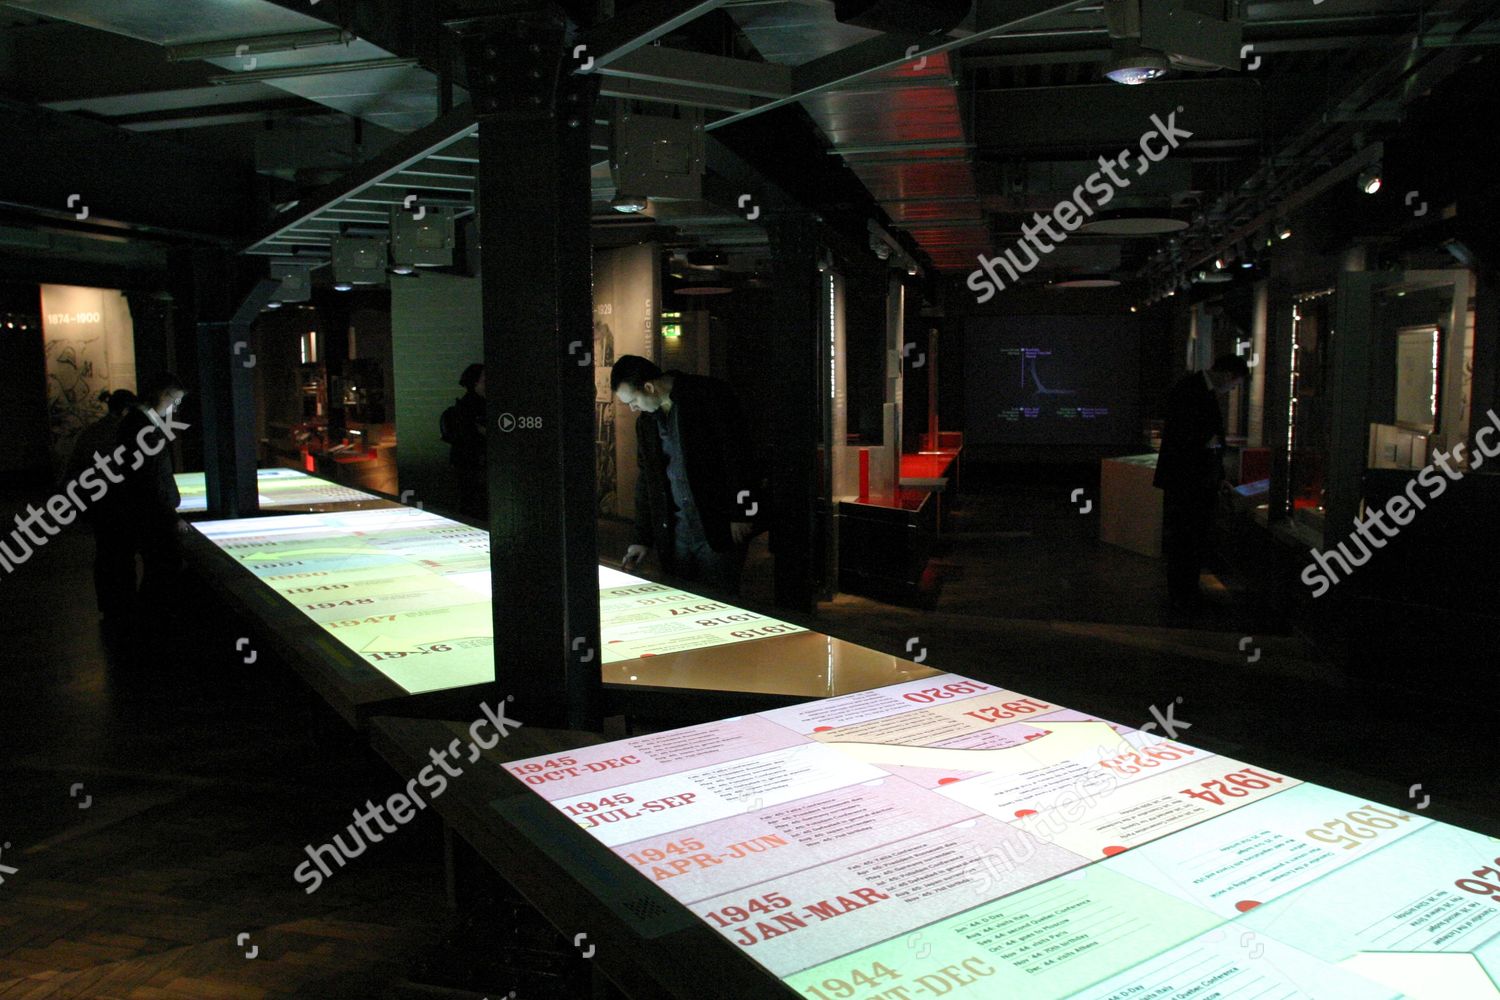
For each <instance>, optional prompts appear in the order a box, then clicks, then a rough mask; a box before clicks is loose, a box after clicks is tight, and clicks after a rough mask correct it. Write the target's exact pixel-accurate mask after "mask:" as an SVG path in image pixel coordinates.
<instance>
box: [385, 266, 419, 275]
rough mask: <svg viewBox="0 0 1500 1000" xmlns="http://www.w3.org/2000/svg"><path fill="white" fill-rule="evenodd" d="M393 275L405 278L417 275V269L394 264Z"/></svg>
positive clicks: (392, 267)
mask: <svg viewBox="0 0 1500 1000" xmlns="http://www.w3.org/2000/svg"><path fill="white" fill-rule="evenodd" d="M391 273H392V274H399V275H401V276H402V277H403V278H404V277H407V276H408V275H413V274H416V273H417V269H416V268H415V267H414V266H412V265H411V264H392V265H391Z"/></svg>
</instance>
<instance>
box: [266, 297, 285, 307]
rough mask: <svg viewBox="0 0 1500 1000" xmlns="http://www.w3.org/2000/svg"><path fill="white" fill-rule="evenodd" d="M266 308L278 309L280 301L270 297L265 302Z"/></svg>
mask: <svg viewBox="0 0 1500 1000" xmlns="http://www.w3.org/2000/svg"><path fill="white" fill-rule="evenodd" d="M266 308H267V309H280V308H281V303H280V302H278V301H276V300H275V299H272V300H271V301H270V302H267V303H266Z"/></svg>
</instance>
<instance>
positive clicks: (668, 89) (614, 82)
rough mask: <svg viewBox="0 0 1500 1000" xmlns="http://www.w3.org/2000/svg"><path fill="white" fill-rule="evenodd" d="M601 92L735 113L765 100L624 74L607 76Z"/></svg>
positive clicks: (640, 99)
mask: <svg viewBox="0 0 1500 1000" xmlns="http://www.w3.org/2000/svg"><path fill="white" fill-rule="evenodd" d="M599 96H600V97H621V98H625V99H627V100H634V101H656V102H658V103H661V104H680V105H682V106H684V107H690V108H705V109H707V110H710V111H728V112H730V113H731V114H734V113H738V112H741V111H746V110H748V109H750V108H755V107H759V106H760V102H761V99H760V98H758V97H752V96H749V95H746V94H731V93H729V92H728V91H723V90H704V89H702V88H700V87H685V86H680V85H676V84H669V83H651V82H647V81H645V80H629V79H622V78H620V77H604V78H603V79H602V80H601V81H600V84H599Z"/></svg>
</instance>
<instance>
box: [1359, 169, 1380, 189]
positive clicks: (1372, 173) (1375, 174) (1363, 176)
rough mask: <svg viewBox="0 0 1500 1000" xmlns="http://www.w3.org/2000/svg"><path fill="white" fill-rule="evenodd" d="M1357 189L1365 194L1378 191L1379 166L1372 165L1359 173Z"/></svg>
mask: <svg viewBox="0 0 1500 1000" xmlns="http://www.w3.org/2000/svg"><path fill="white" fill-rule="evenodd" d="M1359 189H1360V190H1361V191H1363V192H1364V193H1365V194H1374V193H1375V192H1377V191H1379V190H1380V164H1378V163H1372V164H1370V165H1369V166H1368V167H1365V169H1363V170H1361V171H1360V172H1359Z"/></svg>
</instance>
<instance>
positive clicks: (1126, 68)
mask: <svg viewBox="0 0 1500 1000" xmlns="http://www.w3.org/2000/svg"><path fill="white" fill-rule="evenodd" d="M1171 65H1172V64H1171V63H1169V62H1168V61H1167V57H1166V56H1164V55H1162V54H1161V53H1160V52H1150V51H1147V50H1145V49H1140V48H1135V47H1133V46H1131V47H1122V48H1121V49H1120V50H1119V51H1118V52H1116V53H1115V55H1114V57H1113V58H1111V59H1110V60H1109V62H1107V63H1105V64H1104V75H1105V76H1107V77H1109V78H1110V79H1111V80H1113V81H1115V83H1123V84H1125V85H1126V86H1127V87H1138V86H1140V85H1141V84H1143V83H1146V82H1147V81H1150V80H1156V79H1159V78H1161V77H1164V76H1166V75H1167V70H1168V69H1170V68H1171Z"/></svg>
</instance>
